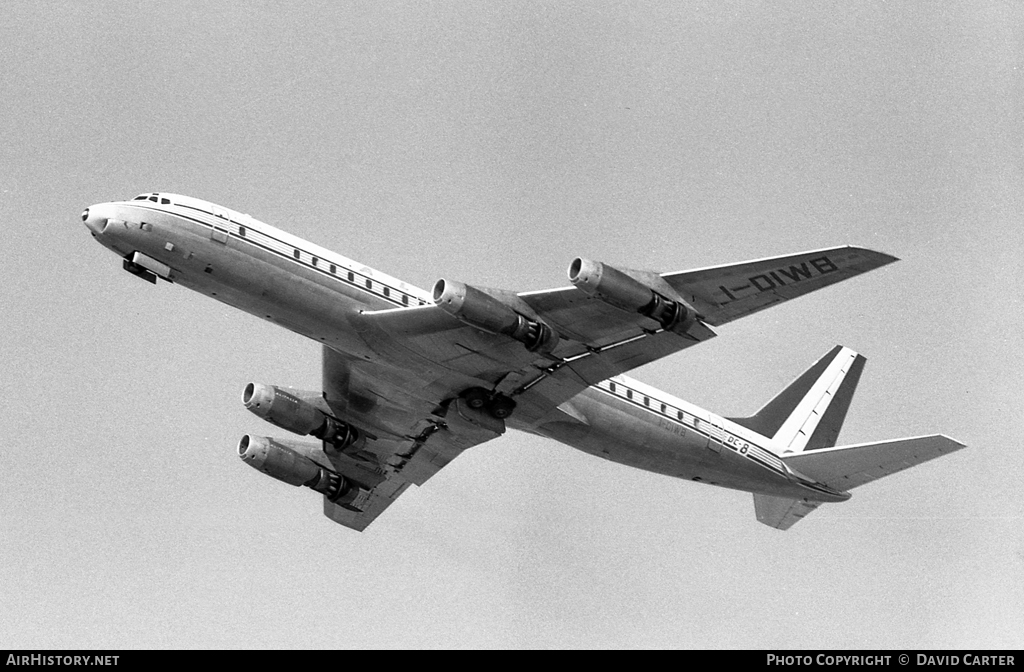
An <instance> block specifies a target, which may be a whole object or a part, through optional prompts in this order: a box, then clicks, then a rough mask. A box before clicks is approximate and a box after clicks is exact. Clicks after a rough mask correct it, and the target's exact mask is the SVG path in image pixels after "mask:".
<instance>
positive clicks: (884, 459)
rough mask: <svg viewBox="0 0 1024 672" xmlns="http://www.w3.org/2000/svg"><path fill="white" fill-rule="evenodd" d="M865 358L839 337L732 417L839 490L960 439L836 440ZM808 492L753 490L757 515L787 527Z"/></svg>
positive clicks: (799, 514) (801, 512)
mask: <svg viewBox="0 0 1024 672" xmlns="http://www.w3.org/2000/svg"><path fill="white" fill-rule="evenodd" d="M865 361H867V360H866V359H865V358H864V357H862V356H860V355H859V354H857V353H856V352H854V351H853V350H850V349H849V348H844V347H842V346H839V345H837V346H836V347H835V348H833V349H832V350H831V351H830V352H829V353H828V354H827V355H825V356H824V357H822V358H821V359H819V360H818V361H817V362H815V364H814V365H813V366H811V368H809V369H807V371H805V372H804V373H803V374H802V375H801V376H800V377H799V378H797V379H796V380H794V381H793V382H792V383H790V385H789V387H787V388H786V389H784V390H783V391H782V392H780V393H779V394H778V395H777V396H776V397H775V398H774V399H772V400H771V401H769V402H768V403H767V404H765V406H764V407H763V408H762V409H761V410H759V411H758V412H757V413H755V414H754V415H752V416H750V417H749V418H730V420H732V421H733V422H735V423H737V424H740V425H743V426H744V427H746V428H748V429H751V430H753V431H755V432H758V433H759V434H761V435H762V436H767V437H770V438H771V439H772V444H773V445H772V448H773V449H774V450H776V451H778V453H779V457H781V458H782V461H783V462H784V463H785V465H786V466H787V467H788V468H789V469H790V470H791V471H793V472H795V473H796V475H798V476H802V477H804V478H806V479H808V480H810V481H815V482H817V483H820V484H822V485H826V486H828V487H829V488H831V489H833V490H837V491H839V492H845V491H847V490H850V489H851V488H856V487H858V486H861V485H864V484H865V483H869V482H871V481H874V480H876V479H879V478H882V477H883V476H888V475H890V474H895V473H896V472H898V471H903V470H904V469H908V468H910V467H913V466H916V465H918V464H921V463H922V462H927V461H928V460H931V459H934V458H936V457H940V456H942V455H946V454H948V453H951V452H953V451H955V450H960V449H961V448H963V447H964V445H963V444H962V443H960V442H958V441H954V440H953V439H950V438H949V437H946V436H942V435H940V434H934V435H931V436H918V437H914V438H909V439H894V440H891V441H876V442H873V443H862V444H857V445H854V446H840V447H834V446H835V445H836V441H837V440H838V437H839V430H840V429H842V426H843V421H844V420H845V419H846V411H847V410H848V409H849V407H850V401H851V400H852V399H853V393H854V391H855V390H856V387H857V382H858V381H859V380H860V374H861V372H862V371H863V370H864V362H865ZM820 503H821V502H818V501H815V500H814V499H813V498H804V499H790V498H788V497H777V496H773V495H766V494H755V495H754V511H755V513H756V514H757V519H758V520H759V521H760V522H762V523H764V524H765V525H768V526H770V527H775V528H778V529H780V530H786V529H789V528H790V527H792V526H793V525H795V524H796V523H797V522H799V521H800V520H802V519H803V517H804V516H806V515H807V514H809V513H810V512H811V511H813V510H814V509H815V508H817V507H818V506H819V504H820Z"/></svg>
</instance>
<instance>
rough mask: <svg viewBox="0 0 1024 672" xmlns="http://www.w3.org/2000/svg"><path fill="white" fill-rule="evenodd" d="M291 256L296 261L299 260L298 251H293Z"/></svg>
mask: <svg viewBox="0 0 1024 672" xmlns="http://www.w3.org/2000/svg"><path fill="white" fill-rule="evenodd" d="M292 256H293V257H295V258H296V259H298V258H299V251H298V250H295V251H294V252H292Z"/></svg>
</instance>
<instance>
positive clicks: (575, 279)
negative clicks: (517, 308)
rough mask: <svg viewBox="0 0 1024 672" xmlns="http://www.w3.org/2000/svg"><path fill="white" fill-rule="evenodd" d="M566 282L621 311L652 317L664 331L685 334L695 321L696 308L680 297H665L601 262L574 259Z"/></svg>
mask: <svg viewBox="0 0 1024 672" xmlns="http://www.w3.org/2000/svg"><path fill="white" fill-rule="evenodd" d="M569 281H570V282H572V284H573V285H575V286H576V287H577V288H578V289H580V290H581V291H583V292H585V293H587V294H589V295H591V296H594V297H596V298H598V299H600V300H602V301H604V302H605V303H607V304H610V305H612V306H615V307H616V308H619V309H620V310H624V311H626V312H629V313H640V314H641V315H643V316H645V317H649V318H651V319H652V320H654V321H656V322H657V323H658V324H660V325H661V326H662V327H663V328H664V329H665V330H666V331H672V332H675V333H678V334H683V333H686V331H687V330H688V329H689V328H690V327H691V326H692V325H693V323H694V322H696V320H697V311H696V310H695V309H694V308H693V306H691V305H689V304H688V303H686V301H684V300H683V299H682V297H680V296H678V295H675V296H672V297H667V296H665V295H664V294H663V293H661V292H658V291H656V290H655V289H654V288H653V287H650V286H649V285H647V284H646V283H643V282H641V281H640V280H637V279H636V278H634V277H632V276H630V275H627V274H626V273H624V272H622V271H620V270H619V269H617V268H615V267H613V266H609V265H608V264H604V263H601V262H600V261H591V260H590V259H583V258H580V257H577V258H576V259H573V262H572V263H571V264H570V265H569ZM666 293H667V292H666ZM673 293H674V292H673Z"/></svg>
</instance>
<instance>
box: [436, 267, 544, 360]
mask: <svg viewBox="0 0 1024 672" xmlns="http://www.w3.org/2000/svg"><path fill="white" fill-rule="evenodd" d="M433 296H434V302H435V303H437V305H438V306H440V308H441V310H443V311H445V312H446V313H449V314H450V315H452V316H453V317H455V318H456V319H458V320H460V321H462V322H465V323H466V324H468V325H469V326H471V327H476V328H477V329H481V330H483V331H487V332H490V333H492V334H505V335H506V336H510V337H512V338H514V339H515V340H517V341H519V342H520V343H522V344H523V345H525V346H526V349H527V350H529V351H530V352H551V351H552V350H554V349H555V346H556V345H558V334H557V333H555V331H554V330H553V329H552V328H551V327H550V326H548V325H547V324H545V323H544V322H541V321H540V320H534V319H531V318H529V317H526V316H524V315H522V314H520V313H519V312H517V311H516V310H515V309H513V308H512V307H510V306H508V305H506V304H505V303H503V302H501V301H499V300H498V299H496V298H494V297H493V296H491V295H490V294H487V293H485V292H483V291H481V290H479V289H477V288H476V287H473V286H471V285H466V284H463V283H461V282H452V281H450V280H445V279H443V278H442V279H441V280H438V281H437V282H436V283H434V292H433Z"/></svg>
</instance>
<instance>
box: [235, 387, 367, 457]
mask: <svg viewBox="0 0 1024 672" xmlns="http://www.w3.org/2000/svg"><path fill="white" fill-rule="evenodd" d="M299 395H304V396H306V397H311V398H314V399H318V400H319V397H318V396H317V395H316V394H315V393H313V392H306V393H302V392H299V391H297V390H295V391H292V390H287V389H285V388H281V387H277V386H274V385H264V384H263V383H249V384H248V385H246V386H245V390H243V391H242V403H243V404H244V405H245V407H246V408H247V409H249V410H250V411H252V412H253V413H254V414H256V415H257V416H259V417H261V418H263V419H264V420H266V421H267V422H269V423H270V424H272V425H277V426H278V427H280V428H281V429H287V430H288V431H289V432H295V433H296V434H303V435H306V434H309V435H312V436H315V437H317V438H318V439H321V440H323V441H326V442H328V443H330V444H332V445H334V447H336V448H338V449H339V450H341V449H344V448H347V447H348V446H351V445H352V444H353V443H355V442H356V440H357V439H358V438H359V433H358V432H357V431H356V430H355V428H354V427H352V426H351V425H349V424H347V423H344V422H342V421H341V420H338V419H337V418H335V417H333V416H330V415H328V414H326V413H324V412H323V411H322V410H320V409H319V408H317V407H316V406H314V405H313V404H312V403H310V402H309V401H307V400H306V399H303V398H302V396H299Z"/></svg>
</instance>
